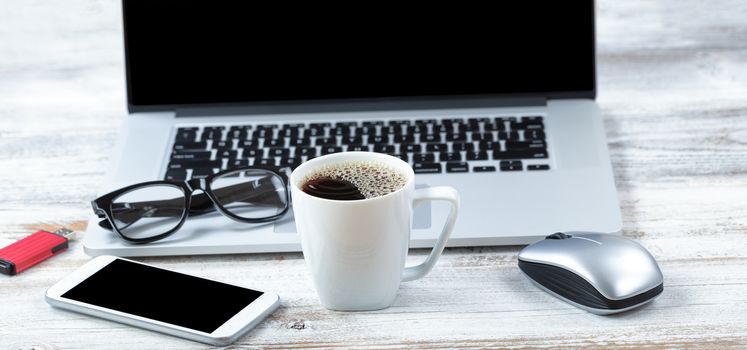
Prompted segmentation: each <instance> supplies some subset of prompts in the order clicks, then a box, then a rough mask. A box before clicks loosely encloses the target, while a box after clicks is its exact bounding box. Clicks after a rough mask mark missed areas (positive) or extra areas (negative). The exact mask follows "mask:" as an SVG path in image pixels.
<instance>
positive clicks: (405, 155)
mask: <svg viewBox="0 0 747 350" xmlns="http://www.w3.org/2000/svg"><path fill="white" fill-rule="evenodd" d="M387 154H388V155H390V156H392V157H397V158H399V159H402V160H404V161H405V162H408V163H409V162H410V161H409V160H408V158H409V157H408V156H407V154H398V153H387Z"/></svg>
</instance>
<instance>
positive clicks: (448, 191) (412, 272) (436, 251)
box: [402, 186, 459, 282]
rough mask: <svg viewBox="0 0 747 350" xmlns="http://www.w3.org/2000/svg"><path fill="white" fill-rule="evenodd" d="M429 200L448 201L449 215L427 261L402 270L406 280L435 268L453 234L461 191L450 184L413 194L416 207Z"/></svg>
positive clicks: (420, 190) (425, 273)
mask: <svg viewBox="0 0 747 350" xmlns="http://www.w3.org/2000/svg"><path fill="white" fill-rule="evenodd" d="M429 200H445V201H448V202H449V203H450V204H451V210H450V211H449V217H448V218H447V219H446V225H444V228H443V230H441V234H440V235H439V236H438V241H437V242H436V245H435V246H434V247H433V250H431V253H430V254H429V255H428V257H427V258H426V259H425V261H423V262H422V263H420V264H418V265H415V266H410V267H405V269H404V270H403V271H402V281H404V282H407V281H412V280H416V279H418V278H421V277H423V276H425V275H427V274H428V272H430V271H431V269H433V266H434V265H436V261H438V258H439V257H440V256H441V252H443V250H444V247H445V246H446V241H447V240H448V239H449V236H451V231H452V230H453V229H454V223H455V222H456V218H457V212H458V211H459V193H457V190H455V189H454V188H453V187H448V186H437V187H426V188H418V189H416V190H415V195H414V196H413V200H412V207H413V208H414V207H416V206H418V204H420V203H422V202H425V201H429Z"/></svg>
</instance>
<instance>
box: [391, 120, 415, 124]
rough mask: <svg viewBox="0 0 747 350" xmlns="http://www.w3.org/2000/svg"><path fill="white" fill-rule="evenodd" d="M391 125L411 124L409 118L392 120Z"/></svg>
mask: <svg viewBox="0 0 747 350" xmlns="http://www.w3.org/2000/svg"><path fill="white" fill-rule="evenodd" d="M389 125H410V121H409V120H390V121H389Z"/></svg>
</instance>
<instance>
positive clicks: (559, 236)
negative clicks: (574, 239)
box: [545, 232, 571, 239]
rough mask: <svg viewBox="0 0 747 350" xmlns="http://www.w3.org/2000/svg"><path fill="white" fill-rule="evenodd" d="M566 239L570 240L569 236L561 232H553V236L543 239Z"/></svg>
mask: <svg viewBox="0 0 747 350" xmlns="http://www.w3.org/2000/svg"><path fill="white" fill-rule="evenodd" d="M566 238H571V235H567V234H565V233H563V232H555V233H553V234H551V235H549V236H547V237H545V239H566Z"/></svg>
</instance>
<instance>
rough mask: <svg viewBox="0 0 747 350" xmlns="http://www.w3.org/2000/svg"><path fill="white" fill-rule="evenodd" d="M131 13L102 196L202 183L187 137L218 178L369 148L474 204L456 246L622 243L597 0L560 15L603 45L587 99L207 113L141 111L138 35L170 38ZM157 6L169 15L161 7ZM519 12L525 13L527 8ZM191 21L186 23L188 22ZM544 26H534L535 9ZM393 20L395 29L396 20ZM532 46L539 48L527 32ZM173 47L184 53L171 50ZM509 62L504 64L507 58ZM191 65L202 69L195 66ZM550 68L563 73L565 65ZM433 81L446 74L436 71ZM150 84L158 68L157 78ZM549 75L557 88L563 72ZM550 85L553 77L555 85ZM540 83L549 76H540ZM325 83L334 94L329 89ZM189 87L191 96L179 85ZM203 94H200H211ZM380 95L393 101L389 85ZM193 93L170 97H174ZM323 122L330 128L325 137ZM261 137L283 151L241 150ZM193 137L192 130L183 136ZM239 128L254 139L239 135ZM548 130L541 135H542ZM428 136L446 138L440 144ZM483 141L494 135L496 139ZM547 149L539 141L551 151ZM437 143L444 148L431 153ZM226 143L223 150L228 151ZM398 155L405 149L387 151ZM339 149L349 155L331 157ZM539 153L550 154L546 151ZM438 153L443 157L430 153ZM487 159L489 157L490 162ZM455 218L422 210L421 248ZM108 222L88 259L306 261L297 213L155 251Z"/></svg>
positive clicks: (202, 232)
mask: <svg viewBox="0 0 747 350" xmlns="http://www.w3.org/2000/svg"><path fill="white" fill-rule="evenodd" d="M145 3H154V2H145ZM580 3H582V2H580ZM123 5H124V14H125V33H126V54H127V56H128V57H127V64H128V67H127V68H128V69H127V71H128V102H129V107H130V116H129V117H128V118H127V119H126V122H125V125H123V127H122V132H121V135H120V139H119V142H118V143H117V149H116V151H115V156H114V157H113V159H112V161H111V166H110V168H109V172H108V176H107V179H106V180H105V182H104V184H103V187H102V189H101V191H100V194H105V193H108V192H110V191H113V190H115V189H118V188H120V187H124V186H126V185H131V184H134V183H137V182H144V181H152V180H160V179H164V178H170V179H174V180H179V179H180V177H184V178H189V177H191V176H193V175H194V176H200V175H198V173H197V171H198V170H193V169H188V168H185V167H184V166H183V165H182V164H177V163H176V161H175V160H174V159H173V158H174V154H176V153H179V152H180V151H182V148H181V146H178V144H180V143H184V142H185V141H184V139H183V138H181V137H184V135H187V137H188V138H190V139H191V138H194V140H192V141H194V142H189V143H188V144H197V145H199V147H202V146H203V145H204V147H205V148H204V149H203V150H202V151H203V152H202V153H203V154H204V153H205V152H204V151H210V153H209V154H210V157H209V158H208V159H205V161H207V163H205V164H211V165H209V166H208V169H207V170H205V169H201V170H199V171H201V172H200V174H203V173H204V171H208V172H210V171H211V168H210V167H214V168H212V171H213V172H215V171H219V170H221V169H226V168H230V167H231V166H233V165H234V164H239V161H244V162H245V163H243V164H246V165H257V166H266V165H267V164H266V163H262V164H259V162H260V161H259V160H258V159H264V160H263V161H262V162H264V161H269V162H270V163H272V162H274V163H273V165H274V166H276V167H277V168H283V169H282V170H283V171H290V170H291V166H286V167H284V166H283V164H282V163H283V162H285V161H287V160H288V159H285V158H287V157H285V158H284V157H283V156H280V155H278V156H277V157H275V156H273V153H271V152H272V149H273V148H278V149H287V154H290V155H291V159H290V160H293V159H297V161H303V160H305V159H307V158H306V157H305V156H298V154H299V153H298V152H299V151H298V150H297V148H300V147H305V148H314V149H315V150H316V156H319V155H321V154H323V153H325V152H334V151H346V150H352V149H353V148H351V147H365V148H367V149H368V150H370V151H374V150H377V151H381V152H386V153H392V154H395V155H397V156H402V157H405V159H407V160H408V161H409V162H410V163H411V164H413V166H414V167H415V169H416V172H418V173H417V174H416V183H417V186H436V185H448V186H453V187H455V188H456V189H457V190H458V191H459V194H460V196H461V203H462V204H461V205H462V207H461V209H460V213H459V218H458V221H457V224H456V227H455V229H454V233H453V235H452V237H451V239H450V240H449V243H448V246H451V247H456V246H484V245H518V244H528V243H531V242H534V241H536V240H538V239H540V238H543V237H544V236H546V235H548V234H551V233H553V232H564V231H596V232H609V233H618V232H620V230H621V217H620V209H619V206H618V199H617V194H616V190H615V185H614V177H613V173H612V169H611V165H610V159H609V154H608V150H607V142H606V140H605V134H604V128H603V123H602V117H601V115H600V112H599V108H598V106H597V104H596V102H595V100H594V97H595V94H596V84H595V78H594V70H595V67H594V59H593V47H594V39H593V3H592V2H589V4H587V7H590V9H589V8H582V9H573V8H571V9H567V8H563V9H562V10H563V11H567V12H568V13H569V14H574V13H575V14H576V15H577V16H579V17H581V20H585V21H587V22H588V23H590V24H591V29H588V28H586V29H584V30H588V31H590V32H591V34H592V35H591V38H586V37H585V38H582V39H578V41H579V43H581V44H579V45H582V46H583V45H588V46H590V47H591V55H592V58H591V60H590V61H586V63H584V64H582V65H581V68H580V69H590V70H591V79H592V81H591V84H590V85H589V86H588V88H587V89H582V90H578V91H573V90H571V91H549V92H534V91H533V92H530V93H526V92H521V91H519V92H515V91H510V87H508V89H509V91H508V93H506V91H503V90H502V91H500V92H499V93H495V94H490V93H466V94H456V95H455V94H445V95H441V94H439V95H437V96H421V95H418V96H396V97H394V98H386V97H385V98H382V97H380V96H379V95H376V96H375V97H374V98H352V99H351V98H342V99H335V98H329V99H324V100H315V99H301V100H295V99H294V100H293V101H286V100H287V99H282V100H273V101H260V102H257V101H248V102H246V103H203V102H204V101H202V100H196V101H197V102H196V103H183V101H179V102H178V103H173V102H172V101H173V100H169V101H166V100H164V101H166V103H156V104H152V102H151V101H152V100H147V99H146V100H144V99H141V100H140V101H148V102H147V103H138V93H139V91H142V90H144V88H140V86H143V85H138V81H142V80H143V79H144V78H143V77H142V76H139V75H138V74H140V72H139V71H138V70H139V69H140V70H142V68H140V67H141V66H143V64H144V63H142V62H151V61H159V60H160V59H152V58H155V57H156V56H150V55H153V53H147V54H144V53H142V50H140V51H138V50H136V49H139V48H138V46H137V43H136V42H135V41H134V40H136V39H137V40H145V39H139V38H140V37H138V35H137V33H136V32H135V30H136V29H138V30H145V29H147V30H148V33H149V35H150V36H154V35H156V34H157V32H158V31H157V29H158V28H156V29H154V28H133V26H134V25H133V24H132V23H133V22H135V21H137V23H147V20H145V19H143V18H137V17H138V14H139V13H143V12H145V11H146V10H148V12H149V13H150V14H151V15H153V13H154V12H155V13H157V11H158V10H159V9H157V8H155V9H152V8H151V9H143V8H140V7H142V6H146V5H143V4H140V5H137V4H136V2H135V1H132V2H130V1H124V2H123ZM149 6H156V7H157V5H152V4H151V5H149ZM163 6H166V5H163ZM170 6H173V4H172V5H170ZM204 6H205V7H209V6H210V4H209V3H208V2H205V4H204ZM245 6H253V5H245ZM577 6H578V5H577ZM581 7H583V6H581ZM161 10H162V11H163V12H164V14H167V13H172V12H171V10H173V9H166V8H165V9H161ZM180 10H181V11H186V12H183V13H182V14H183V15H184V13H187V12H189V10H190V9H186V10H185V9H180ZM203 10H204V9H200V11H193V12H194V13H193V14H192V15H194V16H202V17H204V16H208V17H210V16H211V14H209V13H208V14H205V11H203ZM264 10H266V9H264ZM589 10H590V11H589ZM266 11H271V10H266ZM516 11H519V12H517V13H519V14H520V13H521V12H520V11H521V9H518V10H516ZM557 11H559V9H547V11H546V12H547V13H548V14H549V13H552V12H557ZM573 11H575V12H573ZM208 12H209V11H208ZM229 12H231V13H242V12H241V11H229ZM220 13H221V14H223V13H225V11H221V12H220ZM270 13H271V12H270ZM189 15H190V14H189V13H187V14H186V15H184V16H189ZM532 16H535V17H536V12H533V13H532ZM393 21H394V22H395V23H396V19H395V20H393ZM176 24H177V25H179V24H180V23H176ZM151 25H158V26H165V25H166V24H164V23H155V24H151ZM169 25H171V26H173V25H174V24H173V23H171V24H169ZM548 26H550V24H548ZM133 33H134V34H133ZM154 33H156V34H154ZM571 34H572V33H571ZM169 35H173V33H172V34H169ZM566 35H568V34H566ZM526 36H527V37H529V38H531V36H530V35H529V34H526ZM524 39H526V38H524ZM527 40H528V39H527ZM361 41H365V40H363V39H361ZM460 42H461V41H460ZM583 43H586V44H583ZM538 44H542V43H538ZM544 44H545V45H549V46H550V47H547V48H546V49H543V50H541V51H543V52H547V53H548V54H556V53H554V51H553V48H554V46H552V45H559V44H558V43H557V42H553V43H549V44H548V43H544ZM159 45H161V44H159ZM165 46H168V45H165ZM571 46H572V45H571ZM159 47H160V46H159ZM168 50H172V51H173V50H175V49H173V48H170V47H169V48H168ZM413 50H415V49H413ZM172 51H169V52H167V53H166V54H170V53H171V52H172ZM413 52H420V51H413ZM216 55H217V54H216ZM138 59H139V61H138ZM143 60H145V61H143ZM395 62H396V61H395ZM518 62H519V63H521V62H523V61H518ZM548 62H551V61H548ZM135 63H137V64H135ZM497 64H498V65H499V67H500V62H498V63H497ZM333 68H334V67H333ZM190 69H200V67H194V66H192V67H191V68H190ZM548 69H556V70H557V68H553V67H550V68H548ZM507 72H508V73H502V74H507V78H506V79H508V80H510V78H511V74H514V75H515V76H518V77H521V72H518V73H517V72H511V71H510V69H509V70H508V71H507ZM554 72H555V71H554V70H553V71H550V73H547V74H551V75H552V74H554ZM433 74H436V75H438V72H437V71H436V72H433ZM165 75H166V74H165ZM152 76H153V74H152V72H151V75H147V76H146V77H152ZM530 76H531V74H530ZM480 77H482V74H479V75H476V76H475V77H473V78H470V79H473V80H474V79H478V80H479V78H480ZM452 78H453V79H459V78H458V77H457V78H454V77H452ZM551 78H553V79H554V78H555V76H554V75H553V76H552V77H551ZM138 79H139V80H138ZM154 79H158V77H156V78H154ZM231 79H232V78H226V81H232V80H231ZM368 79H372V78H370V77H369V78H368ZM531 79H534V78H531ZM549 80H551V79H550V78H548V81H549ZM542 81H544V80H540V82H542ZM290 83H292V82H290ZM141 84H142V83H141ZM183 84H184V83H182V85H183ZM320 84H321V85H323V84H322V83H321V82H320ZM229 85H230V84H229ZM447 85H448V84H447ZM571 85H572V84H571ZM178 88H179V86H175V87H174V89H178ZM138 89H140V90H138ZM197 89H198V90H199V86H198V88H197ZM382 89H383V91H386V89H387V87H386V86H384V87H383V88H382ZM504 89H505V88H504ZM164 91H165V90H164ZM150 93H151V96H150V98H153V96H155V97H156V98H158V96H159V90H158V89H151V91H150ZM385 94H386V92H385ZM164 95H169V94H164ZM184 95H185V94H181V95H178V94H170V96H172V97H173V96H184ZM186 95H189V94H186ZM446 95H448V96H446ZM331 97H335V96H331ZM346 97H347V96H346ZM231 102H236V101H231ZM239 102H241V101H239ZM452 122H455V123H456V124H459V125H461V126H460V129H459V130H461V131H464V132H463V134H464V135H465V136H466V139H461V137H462V136H459V135H457V136H449V134H450V132H449V131H453V130H452V129H447V131H444V129H442V127H443V125H444V124H450V123H452ZM338 123H339V125H344V127H350V128H351V130H353V131H352V132H351V133H352V134H353V136H355V130H356V129H358V132H360V128H362V127H364V126H367V127H371V126H372V128H370V130H376V131H375V132H374V135H362V136H363V137H362V141H361V142H360V144H357V143H356V144H355V145H351V144H346V143H345V142H344V141H343V140H342V139H343V137H347V136H348V135H337V136H335V134H334V133H335V130H338V129H336V126H337V125H338ZM312 125H314V126H315V127H317V132H318V131H319V130H322V129H323V132H324V134H323V135H321V136H319V135H316V136H318V137H311V138H310V139H311V141H310V143H309V145H304V146H298V147H296V146H293V145H291V142H297V141H294V140H293V139H292V138H291V137H283V135H284V132H285V130H286V129H288V128H296V130H300V133H301V134H303V133H304V130H306V129H309V128H312ZM320 125H322V126H324V125H328V126H324V127H319V126H320ZM397 125H401V126H402V128H400V129H396V128H395V129H394V130H400V131H398V132H401V134H400V135H402V136H399V137H398V139H400V138H401V139H400V141H402V139H404V141H407V143H408V144H412V145H420V146H421V149H422V151H421V152H407V150H405V146H404V145H405V144H404V142H395V141H394V139H395V137H394V135H391V134H388V135H385V136H386V137H385V138H384V140H381V139H379V138H376V136H377V135H379V133H380V132H382V131H381V129H382V128H390V126H397ZM423 125H425V126H423ZM450 125H454V124H450ZM407 126H412V127H413V128H407ZM258 128H259V129H262V128H275V129H276V130H274V131H272V132H271V134H272V135H274V136H272V137H273V138H275V139H280V141H278V142H280V143H279V144H275V143H272V147H267V146H265V141H266V140H265V139H264V138H261V139H260V138H258V139H257V141H258V142H259V143H260V146H259V147H257V148H258V149H260V151H259V152H260V155H259V156H257V157H254V158H250V157H244V154H245V152H248V151H246V150H247V148H244V147H243V146H244V145H247V144H249V143H250V142H251V140H252V131H254V130H257V129H258ZM184 130H187V131H189V132H188V133H185V132H184ZM236 130H245V131H246V132H245V133H239V132H236V133H234V131H236ZM537 130H541V133H539V132H538V131H537ZM412 131H420V132H419V133H414V132H413V133H412V139H409V138H408V136H406V135H407V133H408V132H412ZM488 134H489V135H488ZM265 135H269V134H265ZM425 135H434V136H435V137H436V138H437V140H432V139H430V138H429V137H430V136H425ZM486 135H488V136H486ZM255 136H256V134H255ZM359 136H360V135H359ZM369 136H370V137H369ZM540 136H541V137H540ZM321 137H325V138H327V139H331V140H332V141H329V140H328V142H334V141H335V139H336V144H334V145H327V144H325V145H321V144H320V145H318V146H316V145H315V144H316V143H317V142H316V141H317V140H316V139H317V138H321ZM387 138H388V141H387ZM485 138H492V142H491V141H490V140H485ZM537 139H541V142H540V141H539V140H537ZM413 140H414V141H413ZM203 141H204V142H203ZM242 141H243V143H242ZM410 141H412V142H410ZM535 141H536V142H535ZM267 142H269V141H267ZM273 142H275V141H273ZM298 142H300V141H298ZM540 143H541V145H539V144H540ZM429 144H443V145H444V146H438V147H436V146H430V147H429V146H428V145H429ZM466 144H472V146H469V147H471V148H473V150H472V151H470V150H469V149H465V148H464V147H466ZM218 145H221V147H225V148H223V149H219V148H218ZM388 145H391V146H393V148H388V147H386V146H388ZM328 146H329V147H339V149H332V148H329V149H328V148H327V147H328ZM535 146H537V147H538V148H534V147H535ZM408 147H414V146H408ZM440 147H443V149H442V148H440ZM514 147H519V148H518V150H519V151H518V152H519V153H518V154H519V155H518V156H512V154H514V153H510V152H513V151H515V150H517V148H514ZM426 148H427V149H430V150H432V151H431V152H426V151H425V149H426ZM223 150H234V151H235V152H234V153H233V157H234V158H230V159H222V158H221V156H220V155H219V152H222V151H223ZM390 151H392V152H390ZM481 152H485V154H480V153H481ZM229 153H230V152H229ZM427 153H430V154H433V158H428V157H427V156H425V154H427ZM247 154H248V153H247ZM416 157H417V159H416ZM452 157H454V158H453V159H452ZM447 158H448V159H447ZM200 164H202V163H200ZM177 170H178V171H177ZM182 171H183V172H182ZM447 211H448V207H447V206H446V205H445V204H443V205H442V203H437V202H434V203H431V204H428V205H423V206H420V207H418V208H417V209H416V213H415V218H414V222H413V231H412V236H411V246H412V247H414V248H421V247H430V246H431V245H432V244H433V243H434V242H435V239H436V237H437V235H438V233H439V230H440V228H441V227H442V225H443V222H444V220H445V218H446V215H447ZM100 220H101V219H100V218H98V217H96V216H95V215H93V214H92V215H91V219H90V221H89V224H88V229H87V232H86V236H85V239H84V247H85V251H86V252H87V253H88V254H89V255H93V256H95V255H102V254H113V255H119V256H154V255H193V254H226V253H260V252H288V251H300V241H299V237H298V235H297V234H296V232H295V224H294V221H293V215H292V211H289V214H288V215H286V216H285V217H284V218H282V219H280V220H278V221H277V222H274V223H270V224H260V225H251V224H242V223H237V222H233V221H231V220H229V219H227V218H226V217H223V216H221V215H217V214H216V215H205V216H201V217H196V218H191V219H188V220H187V222H186V224H185V225H184V226H183V227H182V228H181V229H180V230H179V231H178V232H177V233H175V234H174V235H172V236H170V237H168V238H166V239H164V240H162V241H158V242H154V243H150V244H144V245H133V244H128V243H125V242H124V241H123V240H121V239H120V238H119V237H117V235H116V234H115V233H113V232H110V231H108V230H105V229H103V228H101V227H99V225H98V222H99V221H100Z"/></svg>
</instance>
